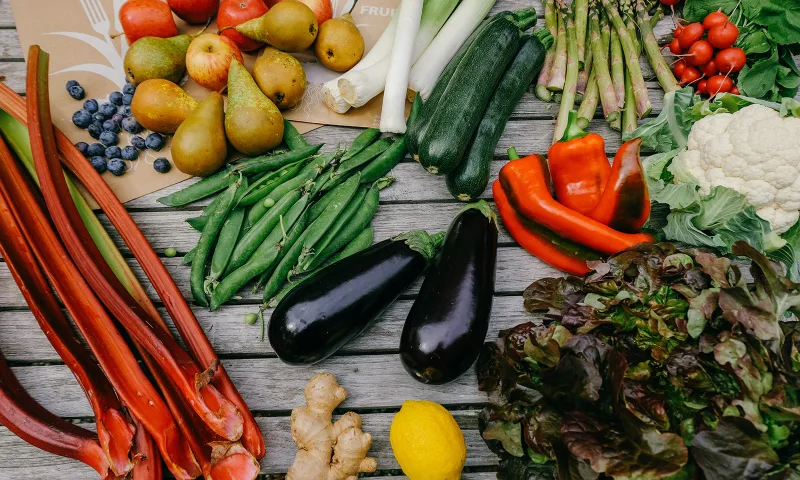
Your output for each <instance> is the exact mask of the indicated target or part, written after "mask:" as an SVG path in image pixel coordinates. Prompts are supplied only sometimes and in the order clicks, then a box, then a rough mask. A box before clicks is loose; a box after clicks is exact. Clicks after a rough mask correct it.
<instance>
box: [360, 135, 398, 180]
mask: <svg viewBox="0 0 800 480" xmlns="http://www.w3.org/2000/svg"><path fill="white" fill-rule="evenodd" d="M407 153H408V140H407V139H406V136H405V135H403V136H402V137H400V138H398V139H397V140H396V141H395V142H394V143H393V144H392V146H391V147H389V148H388V149H387V150H386V151H385V152H383V153H381V154H380V156H379V157H378V158H376V159H375V160H373V161H371V162H369V163H368V164H367V166H366V167H364V168H363V169H362V170H361V183H367V184H368V183H372V182H375V181H377V180H378V179H379V178H381V177H383V176H384V175H386V174H388V173H389V172H391V171H392V169H393V168H394V167H396V166H397V164H398V163H400V161H401V160H403V158H405V156H406V154H407Z"/></svg>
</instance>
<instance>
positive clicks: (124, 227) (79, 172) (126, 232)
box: [0, 83, 265, 458]
mask: <svg viewBox="0 0 800 480" xmlns="http://www.w3.org/2000/svg"><path fill="white" fill-rule="evenodd" d="M0 108H2V109H3V110H5V111H6V112H8V113H9V114H11V115H12V116H13V117H14V118H16V119H17V120H18V121H20V122H22V123H27V112H26V110H25V102H24V100H23V99H22V98H21V97H20V96H19V95H17V94H16V93H15V92H14V91H13V90H11V89H10V88H9V87H8V86H6V85H5V84H3V83H0ZM54 130H55V135H56V142H57V145H58V148H59V153H61V155H62V161H63V162H64V163H65V164H66V165H67V167H68V168H69V169H70V170H71V171H72V173H74V174H75V176H76V177H77V178H78V180H79V181H80V182H81V183H82V184H83V185H84V186H85V187H86V189H87V190H88V191H89V193H90V194H91V195H92V197H93V198H94V199H95V200H96V201H97V203H98V204H99V205H100V208H101V209H102V210H103V212H104V213H105V214H106V215H107V216H108V218H109V220H110V221H111V223H112V224H113V225H114V227H115V228H116V229H117V230H118V231H119V233H120V235H121V236H122V239H123V240H124V241H125V243H126V244H127V245H128V247H129V248H130V250H131V252H133V255H134V257H136V259H137V261H138V262H139V264H140V265H141V266H142V269H143V270H144V273H145V275H147V277H148V278H149V279H150V281H151V282H152V284H153V287H154V288H155V290H156V292H157V293H158V295H159V297H160V298H161V300H162V301H163V302H164V306H165V307H166V309H167V312H168V313H169V315H170V318H172V320H173V322H174V323H175V326H176V328H177V329H178V333H179V334H180V335H181V338H182V339H183V341H184V342H185V343H186V345H187V347H188V348H189V350H190V352H191V353H192V355H193V356H194V358H195V360H196V361H197V362H198V363H200V364H203V365H211V364H212V363H213V362H214V361H218V360H219V359H218V357H217V354H216V352H214V349H213V347H212V346H211V342H209V340H208V337H207V336H206V334H205V331H204V330H203V328H202V327H201V326H200V323H199V322H198V321H197V318H195V316H194V312H192V309H191V308H190V307H189V305H188V304H187V303H186V300H185V299H184V298H183V296H182V294H181V291H180V289H179V288H178V286H177V284H175V281H174V280H173V279H172V277H171V276H170V274H169V272H167V269H166V267H164V264H163V263H161V259H159V258H158V254H156V252H155V250H153V247H152V246H151V245H150V243H149V242H148V241H147V239H146V238H145V236H144V235H143V234H142V232H141V230H140V229H139V227H138V226H137V225H136V222H134V221H133V218H131V216H130V213H128V211H127V210H126V209H125V207H124V206H123V205H122V203H121V202H120V201H119V199H118V198H117V197H116V195H114V192H113V191H112V190H111V188H110V187H109V186H108V184H107V183H106V182H105V180H103V178H102V177H101V176H100V174H98V173H97V172H96V171H95V169H94V168H92V166H91V165H90V164H89V163H88V162H87V161H86V158H85V157H84V156H83V154H81V153H80V152H79V151H78V149H77V148H75V145H73V143H72V141H71V140H70V139H69V138H68V137H67V136H66V135H64V133H63V132H61V131H60V130H58V129H55V128H54ZM213 382H214V385H215V386H216V387H217V388H218V389H219V390H220V391H221V392H222V394H223V395H225V397H226V398H228V399H229V400H231V401H233V402H234V403H235V404H236V406H237V407H238V408H239V411H240V412H241V413H242V414H243V415H244V417H245V425H244V433H243V434H242V439H241V441H242V443H243V445H244V446H245V447H246V448H247V450H248V451H250V452H251V453H252V454H253V455H255V456H256V458H261V457H263V456H264V453H265V451H264V439H263V437H262V435H261V430H260V429H259V428H258V424H257V423H256V421H255V418H254V417H253V415H252V413H251V412H250V411H249V409H248V408H247V404H246V403H245V402H244V400H243V399H242V397H241V395H240V394H239V392H238V391H237V389H236V387H235V386H234V385H233V382H231V380H230V377H228V374H227V372H225V369H224V368H223V366H222V365H220V366H219V368H217V371H216V374H215V375H214V380H213Z"/></svg>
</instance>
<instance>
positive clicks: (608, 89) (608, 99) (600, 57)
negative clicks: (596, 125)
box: [584, 11, 619, 122]
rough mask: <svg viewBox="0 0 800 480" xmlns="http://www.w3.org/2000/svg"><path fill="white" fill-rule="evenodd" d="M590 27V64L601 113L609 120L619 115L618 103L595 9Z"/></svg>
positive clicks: (598, 17) (598, 16)
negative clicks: (601, 107) (595, 82)
mask: <svg viewBox="0 0 800 480" xmlns="http://www.w3.org/2000/svg"><path fill="white" fill-rule="evenodd" d="M590 28H591V31H592V37H591V38H592V41H591V45H592V55H593V57H592V65H593V66H594V69H593V70H594V72H595V75H596V81H597V88H598V91H599V95H600V103H602V105H603V115H604V116H605V117H606V120H608V121H609V122H611V121H614V119H616V117H617V116H618V115H619V104H618V103H617V96H616V94H615V93H614V85H612V83H611V74H610V73H609V72H608V57H607V54H606V50H605V48H604V47H603V41H602V39H601V37H600V15H599V13H598V12H597V11H592V15H591V19H590ZM584 100H585V98H584Z"/></svg>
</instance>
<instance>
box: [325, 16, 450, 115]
mask: <svg viewBox="0 0 800 480" xmlns="http://www.w3.org/2000/svg"><path fill="white" fill-rule="evenodd" d="M406 1H407V0H404V1H403V2H402V3H401V4H400V6H399V7H398V11H397V12H395V15H398V16H399V15H402V12H403V10H404V8H403V5H405V3H406ZM414 3H417V4H423V6H422V15H421V19H420V21H419V23H418V25H417V26H416V28H415V29H414V31H413V32H411V31H409V30H404V29H403V27H402V26H401V25H400V24H399V23H398V27H397V33H398V34H399V35H395V37H397V36H402V37H403V40H404V41H407V42H408V43H410V44H413V50H412V56H411V64H410V65H413V64H414V63H415V62H416V61H417V59H419V57H420V56H422V53H423V52H424V51H425V49H426V48H428V45H430V44H431V42H432V41H433V39H434V37H436V34H437V33H439V30H440V29H441V28H442V25H444V23H445V22H446V21H447V18H448V17H449V16H450V14H451V13H452V12H453V10H454V9H455V8H456V5H457V4H458V0H425V1H424V2H418V1H416V0H415V2H414ZM418 6H419V5H417V7H418ZM406 11H407V9H406ZM399 21H400V20H399V17H398V22H399ZM394 48H395V45H392V50H394ZM390 64H391V60H390V59H389V58H384V59H382V60H381V61H378V62H376V63H374V64H373V65H371V66H368V67H366V68H363V69H359V70H351V71H349V72H347V73H345V74H344V75H342V77H341V78H339V80H338V82H337V83H338V85H339V89H340V90H341V93H342V97H344V99H345V100H346V101H347V103H349V104H350V105H351V106H353V107H361V106H363V105H364V104H366V103H367V102H369V101H370V100H372V99H373V98H375V97H376V96H377V95H378V94H380V93H381V92H382V91H383V90H384V88H385V86H386V80H387V75H388V73H389V65H390ZM409 69H410V66H409ZM406 77H407V76H406ZM407 86H408V85H406V87H407ZM404 88H405V87H404ZM404 92H405V91H404ZM403 95H404V96H405V93H403Z"/></svg>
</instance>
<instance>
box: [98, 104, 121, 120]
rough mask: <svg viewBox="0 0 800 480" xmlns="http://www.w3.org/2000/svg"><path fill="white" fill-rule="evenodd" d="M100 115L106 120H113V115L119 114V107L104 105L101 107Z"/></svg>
mask: <svg viewBox="0 0 800 480" xmlns="http://www.w3.org/2000/svg"><path fill="white" fill-rule="evenodd" d="M100 113H102V114H103V115H105V116H106V118H111V116H112V115H114V114H115V113H117V106H116V105H114V104H113V103H108V102H106V103H104V104H102V105H100Z"/></svg>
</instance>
